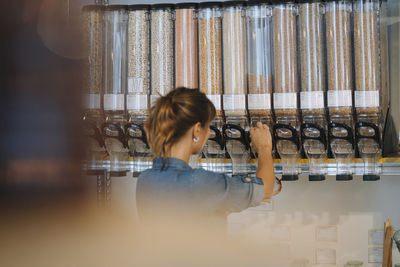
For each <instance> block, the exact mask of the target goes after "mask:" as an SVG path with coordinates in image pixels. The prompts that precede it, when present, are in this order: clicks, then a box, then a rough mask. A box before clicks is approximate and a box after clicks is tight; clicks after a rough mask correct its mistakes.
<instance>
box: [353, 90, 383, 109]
mask: <svg viewBox="0 0 400 267" xmlns="http://www.w3.org/2000/svg"><path fill="white" fill-rule="evenodd" d="M354 101H355V106H356V108H376V107H379V91H355V92H354Z"/></svg>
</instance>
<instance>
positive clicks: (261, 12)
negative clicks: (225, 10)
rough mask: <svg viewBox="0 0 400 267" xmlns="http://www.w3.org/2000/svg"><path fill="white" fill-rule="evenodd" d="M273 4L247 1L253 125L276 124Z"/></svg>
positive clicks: (249, 81)
mask: <svg viewBox="0 0 400 267" xmlns="http://www.w3.org/2000/svg"><path fill="white" fill-rule="evenodd" d="M271 27H272V6H270V5H268V4H266V3H260V2H257V1H255V2H252V3H248V4H247V10H246V30H247V34H246V37H247V83H248V95H247V101H248V104H247V106H248V111H249V115H250V124H251V126H253V127H255V126H257V122H262V123H263V124H266V125H268V127H269V128H270V129H272V126H273V117H272V108H271V95H272V73H273V72H272V68H273V67H272V28H271Z"/></svg>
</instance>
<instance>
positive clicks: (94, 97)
mask: <svg viewBox="0 0 400 267" xmlns="http://www.w3.org/2000/svg"><path fill="white" fill-rule="evenodd" d="M85 108H87V109H100V94H86V95H85Z"/></svg>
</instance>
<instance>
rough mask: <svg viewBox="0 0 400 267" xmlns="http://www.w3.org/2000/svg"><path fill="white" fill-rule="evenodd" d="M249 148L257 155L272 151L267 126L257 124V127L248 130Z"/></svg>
mask: <svg viewBox="0 0 400 267" xmlns="http://www.w3.org/2000/svg"><path fill="white" fill-rule="evenodd" d="M250 138H251V146H252V147H253V149H254V150H255V151H256V152H257V153H259V154H260V153H261V152H268V153H271V151H272V137H271V132H270V131H269V128H268V126H267V125H265V124H262V123H261V122H257V127H251V129H250Z"/></svg>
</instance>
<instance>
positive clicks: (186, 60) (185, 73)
mask: <svg viewBox="0 0 400 267" xmlns="http://www.w3.org/2000/svg"><path fill="white" fill-rule="evenodd" d="M196 12H197V4H195V3H182V4H177V5H175V87H176V88H178V87H186V88H199V70H198V49H197V47H198V40H197V36H198V35H197V15H196Z"/></svg>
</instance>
